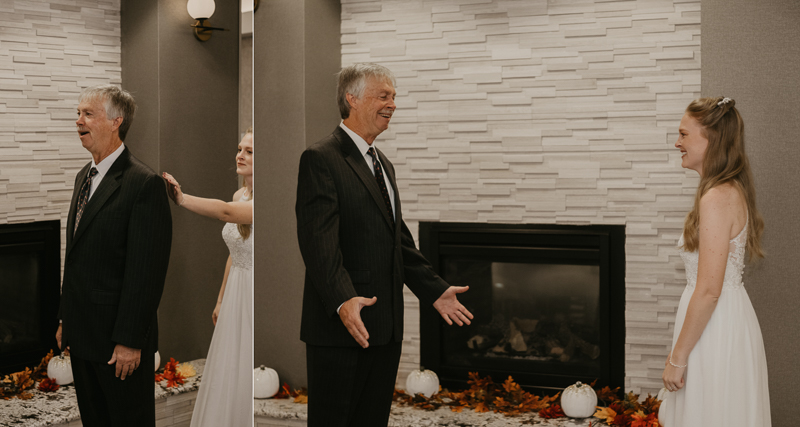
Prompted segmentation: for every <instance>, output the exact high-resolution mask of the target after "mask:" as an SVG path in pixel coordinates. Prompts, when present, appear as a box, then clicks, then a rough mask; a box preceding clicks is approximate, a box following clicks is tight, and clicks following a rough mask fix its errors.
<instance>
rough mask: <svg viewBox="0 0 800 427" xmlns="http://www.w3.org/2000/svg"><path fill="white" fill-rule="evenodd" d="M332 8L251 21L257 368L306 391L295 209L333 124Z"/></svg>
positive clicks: (308, 4) (294, 5)
mask: <svg viewBox="0 0 800 427" xmlns="http://www.w3.org/2000/svg"><path fill="white" fill-rule="evenodd" d="M339 15H340V6H339V2H338V1H335V0H273V1H269V2H262V3H261V6H259V9H258V11H257V12H256V13H255V34H254V36H253V49H254V60H253V62H254V69H255V76H254V90H255V94H254V111H255V113H254V116H255V120H254V123H255V135H254V136H255V146H256V150H255V151H257V152H258V158H259V160H258V163H257V166H256V169H255V171H256V183H257V184H256V185H257V186H258V192H259V194H262V195H264V196H263V197H256V198H255V201H254V203H255V222H256V223H257V224H259V225H258V227H259V236H260V237H259V238H258V239H257V240H256V246H255V286H254V288H255V290H254V294H255V319H254V323H255V364H256V365H260V364H264V365H266V366H269V367H271V368H274V369H276V370H277V371H278V374H279V375H280V376H281V381H282V382H283V381H285V382H288V383H289V385H290V386H292V387H295V388H299V387H301V386H305V385H306V369H305V345H304V344H303V343H302V342H301V341H300V310H301V307H302V297H303V277H304V271H305V269H304V266H303V260H302V257H301V256H300V251H299V249H298V247H297V234H296V230H295V216H294V202H295V191H296V187H297V166H298V164H299V161H300V154H301V153H302V152H303V150H304V149H305V148H306V146H307V145H308V144H313V143H314V142H316V141H317V140H319V139H320V138H322V137H324V136H325V135H327V134H329V133H330V132H331V131H333V129H334V127H335V126H336V125H337V124H338V122H339V115H338V110H337V107H336V80H335V77H334V74H335V73H336V72H338V71H339V66H340V62H341V54H340V51H341V48H340V44H339V22H340V18H339Z"/></svg>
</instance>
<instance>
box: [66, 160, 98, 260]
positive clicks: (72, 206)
mask: <svg viewBox="0 0 800 427" xmlns="http://www.w3.org/2000/svg"><path fill="white" fill-rule="evenodd" d="M90 167H92V162H89V163H87V164H86V166H84V167H83V169H81V170H80V172H78V175H77V176H76V177H75V181H76V182H75V188H74V189H73V190H72V201H71V202H70V203H69V214H68V215H67V248H69V247H71V246H72V239H73V235H74V234H75V233H74V231H75V213H76V211H77V210H78V197H79V196H80V193H81V186H82V185H83V182H84V181H85V180H86V176H87V175H89V168H90Z"/></svg>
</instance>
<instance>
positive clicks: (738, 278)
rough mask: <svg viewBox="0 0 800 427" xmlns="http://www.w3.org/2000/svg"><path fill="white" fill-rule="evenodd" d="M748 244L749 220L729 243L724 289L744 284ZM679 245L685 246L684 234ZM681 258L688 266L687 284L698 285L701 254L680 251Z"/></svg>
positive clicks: (688, 285)
mask: <svg viewBox="0 0 800 427" xmlns="http://www.w3.org/2000/svg"><path fill="white" fill-rule="evenodd" d="M746 244H747V222H745V225H744V228H742V231H740V232H739V234H737V235H736V237H734V238H733V239H732V240H731V241H730V244H729V250H728V264H727V265H726V266H725V279H724V280H723V282H722V289H723V290H725V289H736V288H740V287H742V286H743V285H744V283H742V274H744V251H745V246H746ZM678 247H683V235H681V238H680V239H679V240H678ZM680 254H681V259H683V264H684V266H685V268H686V286H687V287H690V288H693V287H695V285H697V263H698V261H699V259H700V255H699V254H698V253H697V251H694V252H687V251H685V250H683V249H681V251H680Z"/></svg>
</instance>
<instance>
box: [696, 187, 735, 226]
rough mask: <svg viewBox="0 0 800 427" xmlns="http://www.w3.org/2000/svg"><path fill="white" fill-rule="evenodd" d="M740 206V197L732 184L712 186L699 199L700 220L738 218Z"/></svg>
mask: <svg viewBox="0 0 800 427" xmlns="http://www.w3.org/2000/svg"><path fill="white" fill-rule="evenodd" d="M741 205H742V195H741V193H740V192H739V189H738V188H736V186H735V185H734V184H730V183H723V184H719V185H717V186H714V187H713V188H711V189H710V190H708V191H707V192H706V194H703V197H701V198H700V218H701V219H702V218H703V217H705V218H707V219H709V217H715V218H717V220H719V219H721V217H724V218H728V219H731V220H733V219H734V218H736V217H737V216H738V213H739V210H740V209H741Z"/></svg>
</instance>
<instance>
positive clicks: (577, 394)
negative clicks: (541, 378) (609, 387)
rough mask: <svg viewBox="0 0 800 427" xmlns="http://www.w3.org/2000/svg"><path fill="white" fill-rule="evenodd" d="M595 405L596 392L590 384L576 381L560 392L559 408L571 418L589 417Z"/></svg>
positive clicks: (593, 411)
mask: <svg viewBox="0 0 800 427" xmlns="http://www.w3.org/2000/svg"><path fill="white" fill-rule="evenodd" d="M596 406H597V394H596V393H595V392H594V390H593V389H592V387H591V386H588V385H586V384H583V383H581V382H580V381H578V382H577V383H575V384H573V385H571V386H569V387H567V388H566V390H564V392H563V393H561V410H563V411H564V414H565V415H566V416H568V417H571V418H586V417H591V416H592V415H594V413H595V407H596Z"/></svg>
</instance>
